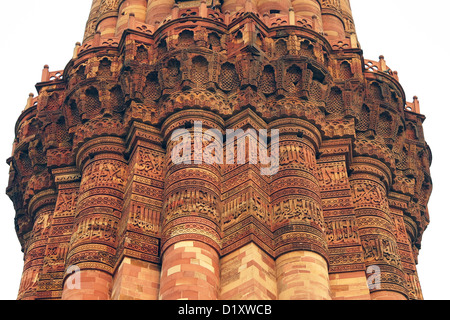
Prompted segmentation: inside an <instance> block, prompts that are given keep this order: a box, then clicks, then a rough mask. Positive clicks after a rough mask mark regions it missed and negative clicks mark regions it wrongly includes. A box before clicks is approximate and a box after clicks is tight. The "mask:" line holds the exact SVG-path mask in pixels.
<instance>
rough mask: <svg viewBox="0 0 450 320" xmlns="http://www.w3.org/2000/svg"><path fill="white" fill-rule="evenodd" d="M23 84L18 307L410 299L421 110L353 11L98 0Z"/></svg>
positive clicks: (17, 156) (294, 1)
mask: <svg viewBox="0 0 450 320" xmlns="http://www.w3.org/2000/svg"><path fill="white" fill-rule="evenodd" d="M36 88H37V89H38V96H36V97H34V96H33V95H30V97H29V99H28V103H27V107H26V109H25V110H24V111H23V113H22V114H21V116H20V117H19V119H18V122H17V125H16V139H15V141H14V150H13V154H12V157H11V158H10V159H8V163H9V165H10V180H9V185H8V188H7V193H8V195H9V196H10V198H11V200H12V201H13V203H14V206H15V209H16V230H17V234H18V238H19V241H20V243H21V245H22V248H23V251H24V254H25V259H24V261H25V265H24V272H23V277H22V282H21V286H20V292H19V295H18V299H24V300H25V299H185V298H187V299H422V294H421V289H420V283H419V279H418V276H417V272H416V263H417V257H418V252H419V249H420V243H421V238H422V235H423V232H424V230H425V229H426V227H427V225H428V223H429V216H428V209H427V204H428V200H429V197H430V193H431V190H432V180H431V177H430V164H431V151H430V149H429V147H428V145H427V143H426V142H425V140H424V134H423V130H422V123H423V121H424V120H425V117H424V116H423V115H421V114H420V109H419V101H418V99H417V97H414V100H413V102H411V103H410V102H407V101H406V98H405V94H404V91H403V89H402V87H401V85H400V83H399V79H398V75H397V73H396V72H394V71H392V69H390V68H389V67H387V65H386V62H385V59H384V57H382V56H381V57H380V58H379V60H378V61H372V60H366V59H364V57H363V55H362V50H361V48H360V47H359V43H358V41H357V37H356V32H355V26H354V23H353V18H352V13H351V9H350V3H349V0H333V1H331V0H320V1H318V0H283V1H271V0H248V1H245V0H224V1H216V0H212V1H211V0H206V1H196V0H193V1H175V2H174V1H173V0H158V1H150V0H149V1H146V0H126V1H119V0H115V1H110V0H94V1H93V5H92V9H91V13H90V15H89V18H88V22H87V25H86V31H85V37H84V41H83V43H81V44H77V46H76V48H75V52H74V56H73V58H72V59H71V60H70V62H69V63H68V65H67V66H66V68H65V69H64V70H63V71H56V72H52V71H50V70H49V68H48V66H46V67H45V68H44V70H43V73H42V79H41V81H40V82H39V83H38V84H37V86H36ZM199 124H201V128H200V129H199V128H198V125H199ZM179 129H182V130H181V131H180V130H179ZM230 129H234V130H242V132H243V133H247V134H248V140H247V143H248V144H247V145H246V147H248V149H245V150H244V153H243V154H239V151H240V149H239V146H235V143H234V140H233V141H232V142H230V141H229V140H226V139H222V136H223V137H226V133H227V130H230ZM264 130H266V131H265V132H271V133H272V135H271V134H269V139H265V141H263V142H262V144H261V134H260V133H261V132H263V131H264ZM275 130H277V132H279V137H278V138H277V139H275V135H274V132H275ZM198 135H200V136H201V137H203V138H200V140H195V139H196V137H198ZM183 137H194V141H193V142H192V143H191V141H187V142H186V141H185V140H183V139H184V138H183ZM180 141H183V142H182V143H180ZM252 143H254V145H258V146H261V145H264V146H265V147H266V149H270V148H272V149H271V150H272V151H271V152H275V151H277V152H278V155H279V157H278V162H277V167H276V170H275V171H273V172H272V171H271V172H270V174H263V172H264V169H267V168H266V167H267V163H263V161H262V153H261V152H262V151H261V150H258V149H250V146H251V145H252ZM184 150H188V151H186V152H185V151H184ZM222 151H223V152H222ZM208 152H209V153H208ZM205 154H208V155H209V156H210V157H209V158H208V159H209V160H211V161H210V162H208V161H206V160H205V159H206V158H205ZM174 155H176V156H178V157H179V159H181V160H182V163H176V162H174V158H173V157H174ZM271 155H274V153H272V154H271ZM202 156H203V157H202ZM258 158H259V160H258ZM270 159H273V158H270Z"/></svg>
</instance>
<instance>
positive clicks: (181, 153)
mask: <svg viewBox="0 0 450 320" xmlns="http://www.w3.org/2000/svg"><path fill="white" fill-rule="evenodd" d="M223 125H224V124H223V120H222V119H221V118H220V117H218V116H217V115H215V114H213V113H210V112H206V111H203V110H184V111H180V112H178V113H177V114H175V115H173V116H172V117H169V119H167V120H166V122H165V123H164V124H163V127H162V133H163V137H164V139H165V141H167V154H166V164H165V165H166V169H165V172H166V177H165V190H164V207H163V226H162V230H163V231H162V268H161V289H160V298H161V299H162V300H167V299H168V300H172V299H182V298H186V299H194V300H196V299H207V300H211V299H212V300H214V299H218V293H219V277H220V270H219V254H218V252H219V250H220V246H219V243H220V240H219V237H220V233H219V232H220V229H219V223H220V217H219V213H220V190H221V186H220V181H221V177H220V170H219V165H218V164H214V163H211V164H208V163H207V162H206V159H205V158H204V157H203V155H204V152H205V151H206V149H207V148H208V147H207V146H208V145H209V146H211V145H210V144H209V142H211V143H213V144H214V143H219V144H218V145H217V148H216V150H217V151H219V150H222V141H221V140H220V141H217V140H213V139H214V138H213V137H212V136H211V135H209V134H208V132H209V131H208V129H217V130H219V131H220V132H222V130H223ZM200 126H201V127H200ZM183 127H185V129H182V130H181V131H180V130H177V131H174V130H175V129H178V128H183ZM180 138H182V139H180ZM213 141H215V142H213ZM191 147H192V148H191ZM180 157H181V158H180ZM180 159H181V160H182V161H183V163H178V162H179V160H180Z"/></svg>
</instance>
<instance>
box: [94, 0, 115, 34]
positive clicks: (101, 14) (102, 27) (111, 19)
mask: <svg viewBox="0 0 450 320" xmlns="http://www.w3.org/2000/svg"><path fill="white" fill-rule="evenodd" d="M119 1H120V0H102V2H101V4H100V8H99V10H98V19H97V30H96V31H97V32H100V33H101V36H102V37H104V38H106V37H114V36H115V34H116V25H117V20H118V15H119Z"/></svg>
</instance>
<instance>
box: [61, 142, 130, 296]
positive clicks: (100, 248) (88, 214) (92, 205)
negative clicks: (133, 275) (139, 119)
mask: <svg viewBox="0 0 450 320" xmlns="http://www.w3.org/2000/svg"><path fill="white" fill-rule="evenodd" d="M124 150H125V147H124V145H123V141H122V139H120V138H114V137H100V138H95V139H93V140H90V141H88V142H86V143H85V144H84V145H83V146H82V147H81V148H80V150H79V152H78V155H77V166H78V167H79V169H80V171H81V173H82V180H81V184H80V195H79V200H78V204H77V208H76V215H75V224H74V231H73V234H72V239H71V248H70V251H69V254H68V258H67V266H68V267H69V268H70V267H73V266H74V267H76V268H78V269H79V270H80V271H79V272H77V273H75V274H73V275H70V276H68V277H67V278H66V279H65V286H64V290H63V297H62V298H63V299H67V300H81V299H89V300H91V299H94V300H107V299H110V298H111V290H112V275H113V272H114V266H115V255H116V248H117V231H118V225H119V221H120V218H121V215H122V209H123V193H124V186H125V179H126V172H127V163H126V161H125V160H124V156H123V153H124ZM76 277H78V282H79V284H80V287H79V288H73V287H71V286H70V284H73V282H74V281H75V280H74V278H76Z"/></svg>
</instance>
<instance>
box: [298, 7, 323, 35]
mask: <svg viewBox="0 0 450 320" xmlns="http://www.w3.org/2000/svg"><path fill="white" fill-rule="evenodd" d="M291 6H292V8H293V9H294V13H295V15H296V16H300V17H303V18H306V19H313V20H314V19H316V20H315V21H317V25H316V26H315V31H318V32H321V31H323V26H322V24H323V23H322V12H321V8H320V3H319V0H291Z"/></svg>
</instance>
